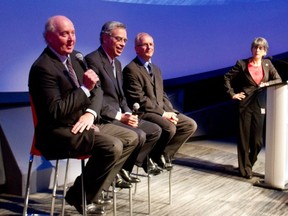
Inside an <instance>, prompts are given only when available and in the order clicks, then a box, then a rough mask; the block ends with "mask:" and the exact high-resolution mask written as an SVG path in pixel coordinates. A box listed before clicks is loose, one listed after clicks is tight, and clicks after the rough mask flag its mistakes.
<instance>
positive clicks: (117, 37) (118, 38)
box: [109, 35, 128, 44]
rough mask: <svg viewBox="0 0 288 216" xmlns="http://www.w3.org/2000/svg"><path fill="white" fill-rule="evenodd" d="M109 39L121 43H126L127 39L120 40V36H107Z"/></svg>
mask: <svg viewBox="0 0 288 216" xmlns="http://www.w3.org/2000/svg"><path fill="white" fill-rule="evenodd" d="M109 36H110V37H111V38H114V39H115V40H116V41H117V42H123V43H125V44H126V43H127V42H128V39H127V38H122V37H120V36H113V35H109Z"/></svg>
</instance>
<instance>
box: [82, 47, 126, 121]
mask: <svg viewBox="0 0 288 216" xmlns="http://www.w3.org/2000/svg"><path fill="white" fill-rule="evenodd" d="M85 59H86V62H87V64H88V66H89V68H91V69H92V70H94V71H95V72H96V73H97V74H98V76H99V78H100V81H101V88H102V89H103V92H104V101H103V107H102V110H101V116H102V118H105V119H106V120H109V121H110V120H114V119H115V116H116V114H117V112H119V110H120V108H121V111H122V113H124V112H131V109H130V108H129V107H128V104H127V101H126V98H125V96H124V92H123V89H122V85H123V82H122V67H121V63H120V61H119V60H118V59H116V58H115V59H114V61H115V67H116V74H117V75H116V79H115V77H114V74H113V67H112V65H111V63H110V61H109V59H108V56H107V55H106V53H105V51H104V50H103V48H102V47H101V46H100V47H99V48H98V49H97V50H95V51H94V52H92V53H90V54H88V55H87V56H86V57H85Z"/></svg>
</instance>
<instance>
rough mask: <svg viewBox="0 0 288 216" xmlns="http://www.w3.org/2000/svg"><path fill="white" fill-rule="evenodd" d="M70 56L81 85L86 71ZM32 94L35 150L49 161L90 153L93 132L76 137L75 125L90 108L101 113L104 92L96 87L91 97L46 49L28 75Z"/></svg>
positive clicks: (86, 132) (85, 132)
mask: <svg viewBox="0 0 288 216" xmlns="http://www.w3.org/2000/svg"><path fill="white" fill-rule="evenodd" d="M76 53H77V52H76V51H73V53H71V55H70V57H71V62H72V65H73V68H74V70H75V73H76V75H77V77H78V80H79V83H80V85H81V84H82V80H83V73H84V70H83V69H82V68H81V65H80V64H79V62H78V61H77V60H76V59H75V54H76ZM29 93H30V95H31V98H32V101H33V103H34V106H35V110H36V115H37V119H38V124H37V125H36V128H35V137H36V147H37V148H38V149H39V150H40V151H41V152H42V154H43V155H44V156H45V157H46V158H48V159H51V158H57V157H60V158H61V157H63V158H64V157H67V156H73V155H74V154H76V155H77V153H80V154H83V153H85V152H88V151H89V150H90V148H91V144H92V143H93V141H94V132H93V130H89V131H84V132H83V133H81V134H80V133H78V134H76V135H74V134H72V133H71V131H70V130H71V128H72V126H73V125H74V124H75V123H76V122H77V121H78V119H79V117H80V116H81V115H83V114H84V113H85V111H86V109H87V108H89V109H92V110H94V111H95V112H96V113H97V114H99V113H100V109H101V106H102V94H103V92H102V90H101V89H100V88H99V89H98V88H95V89H94V90H93V91H91V96H90V97H89V98H88V97H87V96H86V95H85V93H84V91H83V90H82V89H81V88H76V87H75V86H74V84H73V82H72V81H71V79H70V77H69V75H68V72H67V70H66V67H65V66H64V65H63V64H62V62H61V61H60V60H59V59H58V57H57V56H56V55H55V54H54V53H53V52H52V51H51V50H50V49H49V48H48V47H47V48H45V50H44V51H43V52H42V54H41V55H40V56H39V57H38V59H37V60H36V61H35V62H34V64H33V65H32V67H31V70H30V73H29Z"/></svg>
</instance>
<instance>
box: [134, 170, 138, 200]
mask: <svg viewBox="0 0 288 216" xmlns="http://www.w3.org/2000/svg"><path fill="white" fill-rule="evenodd" d="M136 176H139V167H138V166H136ZM136 193H137V184H135V188H134V194H136Z"/></svg>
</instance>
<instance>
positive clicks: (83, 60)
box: [75, 53, 100, 87]
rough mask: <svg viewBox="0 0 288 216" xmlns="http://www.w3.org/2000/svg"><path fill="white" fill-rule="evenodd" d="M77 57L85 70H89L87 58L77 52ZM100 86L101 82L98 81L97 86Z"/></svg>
mask: <svg viewBox="0 0 288 216" xmlns="http://www.w3.org/2000/svg"><path fill="white" fill-rule="evenodd" d="M75 58H76V59H77V61H78V62H79V63H80V65H81V67H82V68H83V70H84V71H87V70H89V68H88V65H87V62H86V61H85V58H84V56H83V54H82V53H76V55H75ZM99 86H100V83H99V82H97V83H96V87H99Z"/></svg>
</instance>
